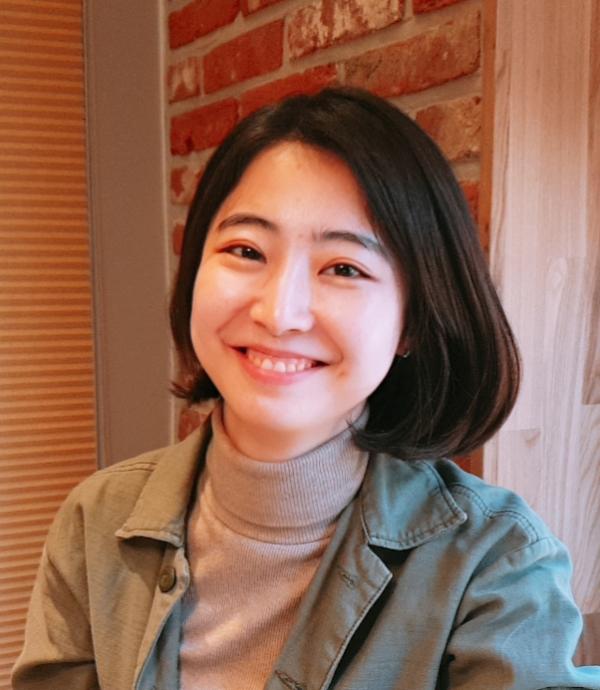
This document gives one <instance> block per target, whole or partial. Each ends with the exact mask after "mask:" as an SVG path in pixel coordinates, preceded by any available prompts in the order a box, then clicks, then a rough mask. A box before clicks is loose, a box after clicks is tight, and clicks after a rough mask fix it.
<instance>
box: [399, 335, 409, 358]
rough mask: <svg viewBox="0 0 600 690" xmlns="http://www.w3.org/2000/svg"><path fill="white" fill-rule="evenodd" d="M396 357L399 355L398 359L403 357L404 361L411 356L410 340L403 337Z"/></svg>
mask: <svg viewBox="0 0 600 690" xmlns="http://www.w3.org/2000/svg"><path fill="white" fill-rule="evenodd" d="M396 355H398V357H402V359H406V358H407V357H408V356H409V355H410V343H409V341H408V338H404V337H403V338H401V339H400V343H399V345H398V349H397V350H396Z"/></svg>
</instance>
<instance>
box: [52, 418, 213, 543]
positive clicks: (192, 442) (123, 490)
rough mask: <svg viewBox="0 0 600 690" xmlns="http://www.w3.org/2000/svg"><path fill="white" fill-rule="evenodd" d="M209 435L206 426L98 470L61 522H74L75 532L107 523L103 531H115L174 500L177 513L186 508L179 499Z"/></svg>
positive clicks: (72, 498)
mask: <svg viewBox="0 0 600 690" xmlns="http://www.w3.org/2000/svg"><path fill="white" fill-rule="evenodd" d="M205 432H206V426H203V427H201V428H199V429H197V430H196V431H195V432H193V433H192V434H190V435H189V436H188V437H187V438H186V439H185V440H184V441H182V442H179V443H176V444H173V445H170V446H165V447H163V448H158V449H155V450H151V451H148V452H145V453H142V454H140V455H138V456H136V457H133V458H130V459H128V460H123V461H121V462H118V463H115V464H114V465H111V466H109V467H106V468H103V469H100V470H98V471H96V472H94V474H92V475H90V476H89V477H87V478H86V479H85V480H83V481H82V482H81V483H80V484H78V485H77V486H76V487H75V488H74V489H73V490H72V491H71V492H70V494H69V495H68V496H67V498H66V500H65V501H64V503H63V505H62V506H61V508H60V510H59V512H58V514H57V517H56V520H55V522H56V523H58V524H59V525H60V524H61V523H62V525H63V526H64V525H65V524H67V523H68V525H69V528H70V529H74V528H76V527H77V526H81V527H83V528H85V525H86V523H87V524H88V525H89V524H92V525H94V526H95V528H98V526H100V525H102V531H104V532H111V533H112V532H114V531H115V530H117V529H119V528H120V527H121V526H122V525H123V523H124V522H125V521H126V520H127V518H128V517H129V516H130V515H131V514H132V513H133V512H135V510H136V509H139V508H140V507H145V509H146V511H147V512H148V513H151V511H152V509H153V506H160V505H161V504H163V503H165V502H166V501H171V502H172V504H173V505H172V509H173V511H178V510H180V508H181V506H180V505H179V504H178V503H177V499H178V498H179V497H180V494H181V493H182V491H183V489H185V490H189V484H190V483H191V479H192V477H194V476H195V475H196V471H197V466H198V457H199V449H200V446H201V444H202V441H203V439H204V437H205V435H206V434H205ZM182 487H183V489H182ZM170 507H171V506H170ZM56 529H57V528H56V527H55V530H56ZM59 529H60V527H59Z"/></svg>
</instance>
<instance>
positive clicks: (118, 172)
mask: <svg viewBox="0 0 600 690" xmlns="http://www.w3.org/2000/svg"><path fill="white" fill-rule="evenodd" d="M163 4H164V3H163V2H161V1H160V0H127V2H123V1H122V0H88V2H86V29H85V38H86V73H87V74H86V76H87V105H88V108H87V110H88V144H89V162H90V165H89V169H90V175H89V177H90V224H91V237H92V247H93V261H94V291H95V307H96V318H95V331H96V350H97V357H96V362H97V381H98V420H99V456H100V464H101V465H104V464H109V463H112V462H116V461H118V460H123V459H125V458H127V457H131V456H133V455H136V454H138V453H141V452H142V451H144V450H149V449H152V448H157V447H160V446H163V445H166V444H168V443H169V442H170V441H171V439H172V433H171V426H172V425H171V419H172V413H171V410H172V402H171V397H170V395H169V392H168V388H169V381H170V379H171V361H170V337H169V331H168V322H167V302H168V292H169V282H170V277H169V268H168V258H167V257H168V247H167V244H168V241H169V240H168V237H167V234H166V232H165V225H166V215H165V214H166V211H165V203H166V199H165V187H166V182H165V171H164V170H165V167H164V156H165V136H164V130H165V127H164V122H163V105H162V104H163V98H162V94H163V65H162V55H163V46H162V41H163V31H162V27H163V13H162V6H163Z"/></svg>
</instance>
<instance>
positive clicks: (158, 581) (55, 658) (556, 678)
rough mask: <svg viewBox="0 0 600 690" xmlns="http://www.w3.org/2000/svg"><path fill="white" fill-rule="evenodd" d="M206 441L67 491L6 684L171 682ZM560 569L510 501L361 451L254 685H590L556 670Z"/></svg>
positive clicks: (562, 623) (564, 640) (564, 630)
mask: <svg viewBox="0 0 600 690" xmlns="http://www.w3.org/2000/svg"><path fill="white" fill-rule="evenodd" d="M207 436H208V434H207V433H206V427H205V428H204V429H202V430H199V431H197V432H195V433H194V434H192V435H191V436H190V437H189V438H188V439H186V440H185V441H184V442H182V443H180V444H178V445H175V446H172V447H169V448H166V449H163V450H158V451H154V452H151V453H146V454H144V455H141V456H140V457H138V458H134V459H133V460H129V461H126V462H123V463H120V464H117V465H114V466H112V467H110V468H107V469H105V470H102V471H100V472H97V473H96V474H94V475H93V476H92V477H90V478H89V479H87V480H86V481H84V482H83V483H82V484H81V485H80V486H79V487H77V488H76V489H75V490H74V491H73V492H72V493H71V495H70V496H69V498H68V499H67V501H66V502H65V504H64V506H63V507H62V509H61V510H60V511H59V514H58V516H57V518H56V520H55V522H54V524H53V527H52V529H51V531H50V534H49V536H48V540H47V543H46V548H45V550H44V554H43V558H42V563H41V567H40V571H39V575H38V579H37V583H36V585H35V590H34V593H33V598H32V602H31V608H30V612H29V617H28V622H27V631H26V642H25V647H24V649H23V652H22V654H21V656H20V658H19V660H18V662H17V664H16V666H15V669H14V673H13V683H14V690H33V689H34V688H43V689H44V690H84V689H86V690H91V689H93V688H102V690H129V689H133V688H134V689H135V690H176V689H177V688H178V687H179V670H178V655H179V642H180V635H181V629H182V622H181V610H182V606H181V598H182V595H183V594H184V592H185V591H186V589H187V587H188V585H189V582H190V573H189V567H188V562H187V560H186V552H185V541H186V534H185V529H186V516H187V511H188V509H189V506H190V502H191V500H193V494H194V491H193V489H194V487H195V486H196V484H197V478H198V473H199V471H200V469H201V466H202V462H201V461H200V460H199V459H200V458H202V457H203V453H204V446H205V444H206V439H207ZM570 572H571V568H570V563H569V558H568V555H567V553H566V551H565V549H564V547H563V546H562V545H561V544H560V543H559V542H558V541H557V540H556V539H555V538H554V537H553V536H552V535H551V534H550V533H549V531H548V529H547V528H546V527H545V525H544V524H543V523H542V522H541V520H540V519H539V518H538V517H537V516H536V515H535V514H533V513H532V511H531V510H530V509H529V508H528V507H527V506H526V505H525V504H524V502H523V501H522V500H520V499H519V498H518V497H516V496H514V495H513V494H511V493H509V492H507V491H504V490H502V489H498V488H494V487H491V486H488V485H486V484H485V483H483V482H482V481H480V480H479V479H477V478H475V477H472V476H470V475H468V474H465V473H463V472H462V471H460V470H459V469H458V468H457V467H456V466H455V465H454V464H453V463H451V462H449V461H445V460H440V461H432V462H411V463H408V462H403V461H400V460H397V459H394V458H392V457H389V456H385V455H375V456H374V457H372V458H371V459H370V462H369V467H368V470H367V475H366V478H365V481H364V483H363V486H362V488H361V490H360V492H359V494H358V496H357V497H356V499H355V500H354V501H353V502H352V503H351V504H350V505H349V506H348V507H347V508H346V510H345V511H344V512H343V513H342V515H341V517H340V520H339V523H338V526H337V529H336V531H335V533H334V536H333V538H332V540H331V543H330V544H329V546H328V548H327V550H326V552H325V554H324V556H323V558H322V561H321V563H320V566H319V568H318V570H317V573H316V575H315V577H314V580H313V581H312V583H311V585H310V587H309V589H308V591H307V593H306V595H305V597H304V599H303V601H302V603H301V605H300V610H299V613H298V617H297V621H296V623H295V625H294V627H293V629H292V631H291V633H290V636H289V638H288V641H287V643H286V645H285V647H284V649H283V652H282V654H281V656H280V658H279V660H278V662H277V664H276V666H275V668H274V669H273V673H272V675H271V677H270V679H269V681H268V682H267V685H266V688H267V689H268V690H284V689H285V688H288V689H291V690H319V689H324V688H336V689H337V690H401V689H402V690H442V689H445V688H455V689H458V688H460V689H461V690H501V689H502V690H508V689H509V688H511V689H513V690H539V689H540V688H547V687H552V688H575V687H582V688H589V689H594V690H600V668H599V667H587V668H575V667H574V666H573V664H572V662H571V658H572V655H573V652H574V651H575V646H576V643H577V640H578V637H579V634H580V629H581V620H580V615H579V612H578V610H577V608H576V607H575V605H574V603H573V599H572V596H571V592H570V585H569V579H570ZM224 576H225V574H224ZM274 577H276V573H274ZM248 596H252V582H249V583H248ZM231 690H243V689H241V688H232V689H231Z"/></svg>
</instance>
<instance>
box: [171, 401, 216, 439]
mask: <svg viewBox="0 0 600 690" xmlns="http://www.w3.org/2000/svg"><path fill="white" fill-rule="evenodd" d="M214 407H215V401H214V400H206V401H204V402H200V403H197V404H196V405H191V406H189V407H184V408H182V409H181V411H180V413H179V425H178V429H177V435H178V437H179V440H180V441H183V439H184V438H185V437H186V436H189V435H190V434H191V433H192V431H194V429H197V428H198V427H199V426H200V425H201V424H202V423H203V422H204V420H205V419H206V418H207V417H208V415H209V414H210V413H211V412H212V410H213V409H214Z"/></svg>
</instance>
